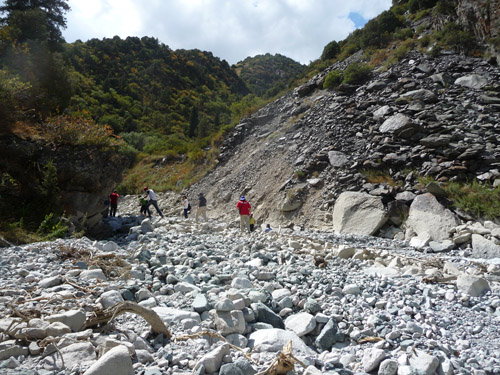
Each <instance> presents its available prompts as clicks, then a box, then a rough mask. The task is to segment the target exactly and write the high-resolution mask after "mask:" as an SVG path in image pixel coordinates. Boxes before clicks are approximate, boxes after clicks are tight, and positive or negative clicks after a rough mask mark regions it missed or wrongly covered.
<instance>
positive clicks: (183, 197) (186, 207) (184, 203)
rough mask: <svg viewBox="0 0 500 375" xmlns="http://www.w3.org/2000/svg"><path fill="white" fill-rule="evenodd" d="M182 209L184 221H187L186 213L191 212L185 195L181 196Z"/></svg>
mask: <svg viewBox="0 0 500 375" xmlns="http://www.w3.org/2000/svg"><path fill="white" fill-rule="evenodd" d="M182 207H183V209H184V219H187V218H188V213H189V211H190V210H191V204H190V203H189V200H188V198H187V195H186V194H183V195H182Z"/></svg>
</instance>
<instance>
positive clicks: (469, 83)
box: [455, 74, 488, 89]
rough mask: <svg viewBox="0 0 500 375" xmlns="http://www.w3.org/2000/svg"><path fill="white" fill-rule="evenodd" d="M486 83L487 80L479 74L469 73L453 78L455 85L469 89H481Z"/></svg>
mask: <svg viewBox="0 0 500 375" xmlns="http://www.w3.org/2000/svg"><path fill="white" fill-rule="evenodd" d="M487 84H488V80H487V79H486V78H485V77H483V76H481V75H479V74H470V75H468V76H463V77H460V78H457V79H456V80H455V85H458V86H463V87H468V88H470V89H481V88H483V87H484V86H486V85H487Z"/></svg>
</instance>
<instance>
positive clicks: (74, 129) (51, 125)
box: [41, 115, 113, 146]
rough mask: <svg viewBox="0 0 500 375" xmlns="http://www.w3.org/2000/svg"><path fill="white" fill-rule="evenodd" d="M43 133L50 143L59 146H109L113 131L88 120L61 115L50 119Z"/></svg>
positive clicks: (42, 129) (44, 126) (43, 128)
mask: <svg viewBox="0 0 500 375" xmlns="http://www.w3.org/2000/svg"><path fill="white" fill-rule="evenodd" d="M41 133H42V134H43V135H44V137H45V139H47V140H48V142H51V143H54V144H57V145H60V144H68V145H95V146H109V145H111V143H112V138H111V137H112V135H113V130H112V129H111V128H110V127H109V126H106V125H99V124H96V123H95V122H94V121H93V120H91V119H88V118H83V117H71V116H67V115H61V116H52V117H49V118H48V119H47V121H46V122H45V124H44V125H43V127H42V128H41Z"/></svg>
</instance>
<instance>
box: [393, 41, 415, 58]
mask: <svg viewBox="0 0 500 375" xmlns="http://www.w3.org/2000/svg"><path fill="white" fill-rule="evenodd" d="M413 45H414V42H413V40H408V41H406V42H404V43H402V44H401V45H400V46H399V47H398V48H397V49H396V51H394V57H395V58H396V59H397V60H398V61H401V60H403V59H404V58H405V57H406V55H408V53H409V52H410V51H411V50H412V49H413Z"/></svg>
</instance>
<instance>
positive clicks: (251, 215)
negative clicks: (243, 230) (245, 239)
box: [249, 214, 255, 232]
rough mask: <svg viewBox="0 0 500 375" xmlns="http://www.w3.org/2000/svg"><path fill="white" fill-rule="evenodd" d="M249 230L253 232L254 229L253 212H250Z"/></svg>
mask: <svg viewBox="0 0 500 375" xmlns="http://www.w3.org/2000/svg"><path fill="white" fill-rule="evenodd" d="M249 223H250V232H253V231H254V230H255V218H254V217H253V214H250V219H249Z"/></svg>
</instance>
